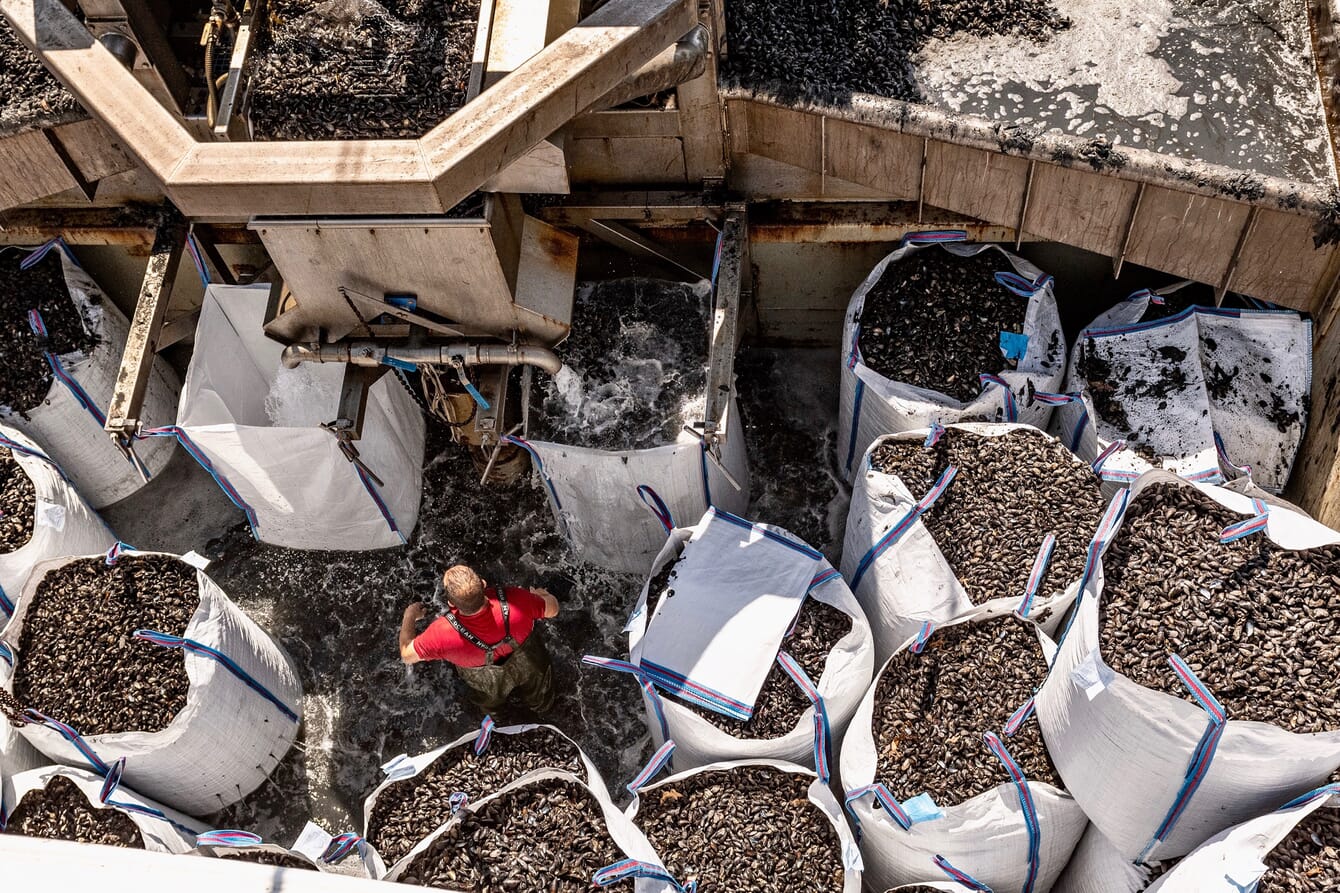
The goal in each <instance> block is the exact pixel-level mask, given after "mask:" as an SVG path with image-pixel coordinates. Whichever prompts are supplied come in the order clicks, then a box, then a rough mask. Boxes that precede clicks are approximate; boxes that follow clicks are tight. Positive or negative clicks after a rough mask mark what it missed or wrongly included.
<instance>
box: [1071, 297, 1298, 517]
mask: <svg viewBox="0 0 1340 893" xmlns="http://www.w3.org/2000/svg"><path fill="white" fill-rule="evenodd" d="M1153 300H1161V298H1160V296H1159V295H1158V294H1156V293H1154V292H1150V291H1147V290H1145V291H1139V292H1136V293H1135V294H1133V295H1131V296H1130V297H1129V298H1128V299H1127V300H1126V301H1125V302H1123V303H1121V304H1118V305H1117V306H1116V307H1114V308H1112V309H1111V310H1109V311H1107V312H1106V313H1104V314H1102V315H1101V316H1099V317H1098V318H1097V319H1095V320H1094V321H1093V322H1092V323H1091V324H1090V325H1089V326H1088V327H1087V328H1086V329H1085V330H1084V331H1083V332H1081V333H1080V336H1079V338H1078V339H1077V341H1076V344H1075V348H1074V350H1072V351H1071V356H1070V371H1069V375H1068V378H1067V381H1066V390H1067V392H1070V393H1074V394H1079V395H1080V396H1081V397H1082V400H1081V401H1078V402H1073V403H1070V404H1067V405H1064V406H1062V407H1060V408H1059V409H1057V411H1056V414H1055V415H1054V417H1053V424H1054V433H1055V434H1056V435H1057V436H1058V437H1059V438H1061V440H1063V441H1064V442H1065V443H1066V444H1068V445H1069V446H1070V448H1071V449H1072V450H1074V451H1075V452H1076V453H1077V454H1078V455H1079V456H1080V457H1081V458H1083V459H1084V460H1086V461H1089V462H1093V461H1095V460H1096V459H1097V458H1098V457H1099V455H1100V454H1102V453H1104V452H1105V451H1108V450H1109V448H1113V451H1112V452H1111V453H1110V454H1109V455H1108V456H1107V457H1106V458H1105V459H1104V460H1103V462H1102V465H1101V471H1102V474H1103V477H1104V479H1106V480H1108V481H1112V482H1115V483H1120V484H1125V483H1129V482H1131V481H1133V480H1135V479H1136V478H1137V477H1139V476H1140V475H1141V474H1142V473H1143V472H1145V471H1148V470H1150V469H1151V468H1163V469H1165V470H1167V471H1171V472H1173V473H1175V474H1177V475H1179V476H1181V477H1184V478H1186V479H1188V480H1193V481H1199V482H1202V483H1217V482H1220V481H1222V480H1223V479H1224V478H1225V477H1226V476H1227V477H1230V478H1231V477H1235V476H1237V475H1239V474H1241V473H1243V470H1244V469H1250V473H1251V477H1252V480H1253V481H1254V482H1255V483H1256V484H1257V485H1259V486H1261V487H1263V488H1264V489H1266V490H1269V491H1271V492H1275V493H1278V492H1279V491H1280V490H1282V489H1284V486H1285V484H1287V483H1288V480H1289V474H1290V472H1291V470H1292V469H1293V461H1294V457H1295V455H1296V454H1297V452H1298V446H1299V444H1300V443H1301V442H1302V437H1303V431H1304V428H1305V427H1306V425H1307V404H1308V398H1309V395H1310V394H1311V389H1312V323H1311V321H1309V320H1307V319H1304V318H1303V317H1302V316H1301V315H1300V314H1298V313H1295V312H1293V311H1288V310H1230V309H1225V308H1217V307H1190V308H1188V309H1186V310H1184V311H1182V312H1181V313H1178V314H1176V315H1174V316H1169V317H1166V318H1164V319H1158V320H1152V321H1148V322H1140V320H1141V318H1142V317H1143V316H1144V314H1145V311H1146V309H1147V308H1148V307H1149V305H1150V302H1151V301H1153ZM1095 382H1096V383H1097V384H1095ZM1114 444H1124V447H1122V446H1117V447H1115V448H1114Z"/></svg>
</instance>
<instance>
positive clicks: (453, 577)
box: [442, 564, 485, 614]
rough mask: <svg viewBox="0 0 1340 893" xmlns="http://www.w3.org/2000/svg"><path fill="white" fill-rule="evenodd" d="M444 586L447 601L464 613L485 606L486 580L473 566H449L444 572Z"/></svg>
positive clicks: (472, 611) (471, 612)
mask: <svg viewBox="0 0 1340 893" xmlns="http://www.w3.org/2000/svg"><path fill="white" fill-rule="evenodd" d="M442 588H443V589H444V590H445V591H446V593H447V601H449V602H451V604H452V605H453V606H454V607H455V608H456V610H458V611H460V612H461V613H462V614H474V613H476V612H477V611H479V609H480V608H482V607H484V601H485V597H484V581H483V579H482V578H481V577H480V576H479V574H477V573H475V571H474V569H473V568H471V567H468V566H466V565H464V564H456V565H453V566H451V567H449V568H447V570H446V572H445V573H444V574H442Z"/></svg>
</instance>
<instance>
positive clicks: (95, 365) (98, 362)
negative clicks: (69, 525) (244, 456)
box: [0, 240, 181, 509]
mask: <svg viewBox="0 0 1340 893" xmlns="http://www.w3.org/2000/svg"><path fill="white" fill-rule="evenodd" d="M53 250H54V251H58V252H59V254H60V261H61V268H62V269H63V271H64V273H65V284H66V286H67V287H68V288H69V290H70V298H71V299H72V300H73V301H74V304H75V307H77V308H78V310H79V315H80V316H82V317H83V318H84V321H85V324H86V326H87V327H88V330H89V331H90V332H91V333H92V334H93V335H95V336H96V337H97V339H98V345H97V347H95V348H93V351H92V352H91V353H89V354H88V355H85V354H83V353H70V354H66V355H65V356H61V357H53V358H52V359H53V360H54V361H55V362H56V363H58V364H59V366H60V369H61V371H62V373H64V379H62V378H61V377H59V376H55V375H53V378H54V380H53V381H52V382H51V390H50V391H48V392H47V398H46V400H45V401H44V402H43V403H42V405H41V406H37V407H34V408H33V409H30V410H28V411H27V412H26V413H19V412H15V411H11V410H8V409H4V408H0V421H3V422H4V423H5V424H7V425H11V426H13V427H14V428H17V429H18V430H20V431H22V432H23V433H24V434H26V435H28V436H29V437H31V438H32V439H33V440H35V441H37V442H38V443H40V444H42V445H43V447H44V448H45V452H46V454H47V455H48V456H50V457H51V458H52V459H54V460H55V461H56V462H57V463H58V464H59V465H60V467H61V468H62V469H64V471H65V473H66V474H68V475H69V476H70V480H71V481H72V482H73V483H74V486H75V489H77V490H78V491H79V492H80V493H81V494H83V496H84V498H85V499H87V500H88V501H89V504H90V505H91V506H93V508H95V509H100V508H103V507H104V506H108V505H111V504H112V503H113V502H116V501H117V500H119V499H124V498H125V497H127V496H129V495H130V494H131V493H134V492H135V491H136V490H138V489H139V488H140V487H142V486H144V479H143V478H142V477H141V476H140V471H139V470H137V469H136V466H135V464H134V463H133V462H132V461H131V459H130V458H128V457H127V456H125V455H123V454H122V453H121V451H120V450H118V449H117V448H116V446H115V445H114V444H113V443H112V440H111V438H110V437H109V436H108V435H107V432H106V431H104V430H103V425H104V424H105V422H106V419H105V418H104V417H103V413H104V411H105V410H106V408H107V406H108V405H109V404H110V403H111V402H112V391H113V390H114V389H115V386H116V379H117V375H118V373H119V372H120V368H121V352H122V351H123V350H124V349H125V346H126V336H127V334H128V333H129V331H130V324H129V323H128V322H127V321H126V318H125V316H123V315H122V314H121V311H120V310H118V309H117V308H116V305H115V304H113V303H112V302H111V301H110V300H108V299H107V297H106V295H104V294H103V293H102V290H101V289H99V288H98V285H97V283H95V282H94V281H93V280H92V279H91V278H90V277H89V275H88V274H87V273H85V272H84V271H83V270H82V269H80V267H79V264H78V263H77V262H76V261H75V259H74V256H73V255H72V254H70V251H69V249H68V248H66V247H65V244H64V243H63V242H60V241H59V240H56V241H52V242H48V243H47V244H46V245H43V246H42V247H41V248H39V249H37V250H36V251H34V252H33V254H32V255H30V256H29V258H28V259H29V260H41V258H42V257H44V256H45V255H46V254H47V252H49V251H53ZM26 262H27V260H25V263H26ZM49 362H50V361H49ZM148 379H149V381H148V386H147V389H146V390H145V394H144V403H143V404H142V409H141V410H140V418H141V420H143V422H144V426H145V427H146V428H153V427H157V426H160V425H170V424H172V419H173V417H174V415H175V413H176V405H177V394H178V392H179V391H180V390H181V384H180V383H179V382H178V380H177V375H176V373H175V372H173V371H172V368H171V367H170V366H168V364H167V362H166V361H165V360H164V359H163V358H162V357H155V358H154V360H153V364H152V365H151V366H150V369H149V375H148ZM134 455H135V457H136V458H137V459H138V462H139V463H140V464H142V465H143V467H144V469H143V470H144V471H145V473H146V474H148V475H150V476H152V475H155V474H157V473H158V472H160V471H162V469H163V466H165V465H167V462H168V458H169V457H170V456H171V455H172V444H171V443H168V442H166V441H163V440H150V441H141V442H137V443H136V444H135V446H134Z"/></svg>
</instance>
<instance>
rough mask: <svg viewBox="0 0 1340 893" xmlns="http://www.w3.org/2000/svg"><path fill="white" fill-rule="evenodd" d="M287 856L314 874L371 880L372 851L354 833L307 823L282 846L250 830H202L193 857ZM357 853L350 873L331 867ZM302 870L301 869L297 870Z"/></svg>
mask: <svg viewBox="0 0 1340 893" xmlns="http://www.w3.org/2000/svg"><path fill="white" fill-rule="evenodd" d="M230 853H231V854H234V855H260V854H269V855H272V856H290V857H292V858H294V859H298V860H300V861H302V862H305V863H307V864H308V865H310V866H311V867H312V869H313V870H314V871H320V872H330V873H332V874H342V875H345V876H347V877H372V876H373V875H372V869H371V856H372V853H371V848H370V847H368V845H367V844H366V842H364V840H363V838H362V837H359V836H358V835H357V834H352V833H345V834H338V835H331V834H329V833H327V832H326V831H325V830H324V829H323V828H321V827H319V826H318V825H314V824H312V823H311V822H308V823H307V825H306V826H305V827H304V828H303V829H302V832H301V833H300V834H299V835H298V839H297V840H296V841H294V843H293V846H291V847H283V846H280V845H279V844H277V843H266V842H265V841H264V840H263V839H262V838H261V837H260V835H258V834H253V833H251V832H250V831H236V830H217V831H205V832H203V833H201V834H199V835H197V836H196V839H195V850H194V852H193V853H192V855H196V856H203V857H208V858H226V857H227V855H228V854H230ZM355 853H357V855H358V857H359V859H360V861H361V863H362V865H361V868H360V869H357V870H355V871H353V872H350V871H349V870H345V869H342V868H335V867H334V866H335V865H337V864H338V863H340V862H343V861H344V860H345V859H346V858H348V857H349V856H350V855H353V854H355ZM297 870H299V871H300V870H301V869H297Z"/></svg>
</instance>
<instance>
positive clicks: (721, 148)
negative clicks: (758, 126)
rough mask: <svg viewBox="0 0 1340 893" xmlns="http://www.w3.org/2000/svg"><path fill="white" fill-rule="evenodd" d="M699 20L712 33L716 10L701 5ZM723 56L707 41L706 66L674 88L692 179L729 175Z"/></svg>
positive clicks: (687, 162)
mask: <svg viewBox="0 0 1340 893" xmlns="http://www.w3.org/2000/svg"><path fill="white" fill-rule="evenodd" d="M698 18H699V23H700V24H702V25H703V26H704V27H705V28H706V29H707V32H708V34H709V35H711V34H713V33H714V32H713V27H714V23H713V11H712V9H711V7H710V5H708V4H701V3H700V4H699V13H698ZM719 63H720V59H719V57H718V55H717V53H715V52H713V47H712V44H711V43H710V42H709V44H708V52H707V68H706V70H704V71H703V73H702V74H701V75H699V76H698V77H696V78H694V79H693V80H691V81H688V82H686V83H683V84H680V85H679V88H678V89H677V90H676V91H675V98H676V102H677V103H678V105H679V108H680V110H681V114H682V116H683V130H684V167H685V168H686V169H687V171H688V178H689V179H690V180H693V181H700V180H716V179H721V178H723V177H725V176H726V119H725V110H724V109H723V108H722V107H721V93H720V92H719V91H718V90H717V71H718V67H719Z"/></svg>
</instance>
